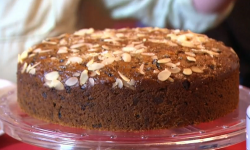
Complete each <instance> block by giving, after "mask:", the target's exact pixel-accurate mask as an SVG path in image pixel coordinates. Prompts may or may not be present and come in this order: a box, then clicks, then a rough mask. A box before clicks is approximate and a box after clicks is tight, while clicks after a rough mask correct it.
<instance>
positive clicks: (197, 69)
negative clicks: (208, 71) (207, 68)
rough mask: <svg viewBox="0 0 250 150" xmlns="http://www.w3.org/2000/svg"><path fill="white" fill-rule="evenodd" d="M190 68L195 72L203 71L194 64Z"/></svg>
mask: <svg viewBox="0 0 250 150" xmlns="http://www.w3.org/2000/svg"><path fill="white" fill-rule="evenodd" d="M191 70H192V71H193V72H196V73H203V70H201V69H200V68H198V67H195V66H192V67H191Z"/></svg>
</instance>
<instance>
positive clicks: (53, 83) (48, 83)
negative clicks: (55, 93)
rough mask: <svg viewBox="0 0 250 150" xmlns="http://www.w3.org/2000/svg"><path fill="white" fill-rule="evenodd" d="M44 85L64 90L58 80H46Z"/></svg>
mask: <svg viewBox="0 0 250 150" xmlns="http://www.w3.org/2000/svg"><path fill="white" fill-rule="evenodd" d="M45 86H48V87H49V88H55V89H56V90H64V85H63V84H62V83H61V82H60V81H59V80H52V81H46V82H45Z"/></svg>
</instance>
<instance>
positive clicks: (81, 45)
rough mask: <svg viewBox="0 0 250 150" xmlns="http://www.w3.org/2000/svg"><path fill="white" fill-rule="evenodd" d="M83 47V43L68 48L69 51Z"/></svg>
mask: <svg viewBox="0 0 250 150" xmlns="http://www.w3.org/2000/svg"><path fill="white" fill-rule="evenodd" d="M84 45H85V43H78V44H74V45H72V46H70V48H71V49H76V48H81V47H83V46H84Z"/></svg>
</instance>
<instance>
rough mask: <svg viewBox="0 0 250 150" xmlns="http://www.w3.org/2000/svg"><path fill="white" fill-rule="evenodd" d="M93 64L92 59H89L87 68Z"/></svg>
mask: <svg viewBox="0 0 250 150" xmlns="http://www.w3.org/2000/svg"><path fill="white" fill-rule="evenodd" d="M93 63H94V58H92V59H90V61H88V63H87V64H86V66H87V67H89V65H91V64H93Z"/></svg>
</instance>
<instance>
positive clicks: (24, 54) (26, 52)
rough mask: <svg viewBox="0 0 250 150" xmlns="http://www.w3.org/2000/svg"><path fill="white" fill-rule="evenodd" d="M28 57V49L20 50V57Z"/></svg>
mask: <svg viewBox="0 0 250 150" xmlns="http://www.w3.org/2000/svg"><path fill="white" fill-rule="evenodd" d="M27 57H28V51H27V50H26V51H23V52H22V54H21V55H20V59H22V60H23V59H25V58H27Z"/></svg>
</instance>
